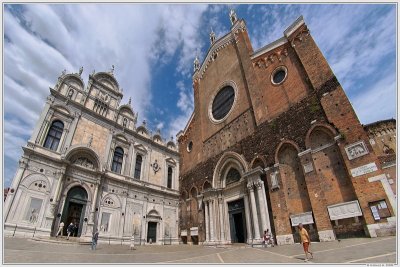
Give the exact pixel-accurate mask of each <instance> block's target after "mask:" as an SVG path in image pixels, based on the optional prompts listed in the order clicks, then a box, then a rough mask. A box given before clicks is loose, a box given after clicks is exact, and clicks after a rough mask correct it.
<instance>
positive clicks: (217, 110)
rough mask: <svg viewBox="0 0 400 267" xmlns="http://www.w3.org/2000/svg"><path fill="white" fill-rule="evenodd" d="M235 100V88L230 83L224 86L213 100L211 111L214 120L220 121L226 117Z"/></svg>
mask: <svg viewBox="0 0 400 267" xmlns="http://www.w3.org/2000/svg"><path fill="white" fill-rule="evenodd" d="M234 101H235V89H233V87H232V86H230V85H228V86H225V87H223V88H222V89H221V90H220V91H219V92H218V93H217V95H216V96H215V97H214V100H213V102H212V110H211V113H212V117H213V118H214V120H217V121H219V120H222V119H223V118H225V117H226V115H228V113H229V111H230V110H231V108H232V106H233V102H234Z"/></svg>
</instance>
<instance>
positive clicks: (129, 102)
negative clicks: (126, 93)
mask: <svg viewBox="0 0 400 267" xmlns="http://www.w3.org/2000/svg"><path fill="white" fill-rule="evenodd" d="M131 103H132V98H131V97H129V101H128V105H129V106H130V105H131Z"/></svg>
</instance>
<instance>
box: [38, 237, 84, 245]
mask: <svg viewBox="0 0 400 267" xmlns="http://www.w3.org/2000/svg"><path fill="white" fill-rule="evenodd" d="M31 240H33V241H37V242H45V243H55V244H64V245H90V244H91V242H90V241H85V240H82V239H81V238H79V237H70V238H69V239H67V237H65V236H59V237H32V238H31Z"/></svg>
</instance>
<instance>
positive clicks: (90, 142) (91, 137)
mask: <svg viewBox="0 0 400 267" xmlns="http://www.w3.org/2000/svg"><path fill="white" fill-rule="evenodd" d="M92 141H93V134H91V135H90V138H89V142H88V147H91V146H92Z"/></svg>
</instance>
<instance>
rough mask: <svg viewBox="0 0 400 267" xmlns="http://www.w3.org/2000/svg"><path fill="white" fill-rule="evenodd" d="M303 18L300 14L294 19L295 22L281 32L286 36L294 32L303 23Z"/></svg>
mask: <svg viewBox="0 0 400 267" xmlns="http://www.w3.org/2000/svg"><path fill="white" fill-rule="evenodd" d="M304 24H305V22H304V19H303V16H300V17H299V18H298V19H296V21H295V22H293V23H292V25H290V26H289V27H288V28H287V29H286V30H285V31H284V32H283V34H284V35H285V36H286V37H287V38H288V37H289V36H290V35H291V34H292V33H294V32H295V31H296V30H297V29H298V28H300V27H301V26H302V25H304Z"/></svg>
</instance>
